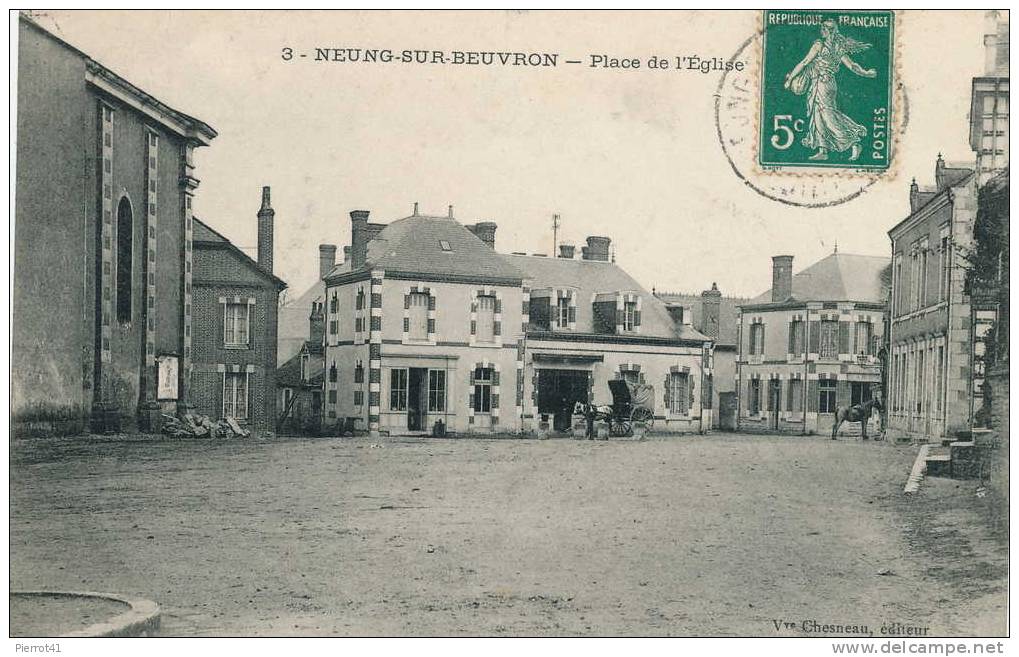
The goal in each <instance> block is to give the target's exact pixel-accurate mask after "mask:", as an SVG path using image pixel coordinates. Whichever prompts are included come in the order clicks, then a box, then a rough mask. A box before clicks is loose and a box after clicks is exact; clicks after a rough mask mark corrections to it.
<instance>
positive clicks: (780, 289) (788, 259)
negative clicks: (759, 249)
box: [771, 255, 793, 301]
mask: <svg viewBox="0 0 1019 657" xmlns="http://www.w3.org/2000/svg"><path fill="white" fill-rule="evenodd" d="M792 295H793V257H792V256H791V255H777V256H772V257H771V300H772V301H785V300H786V299H788V298H789V297H791V296H792Z"/></svg>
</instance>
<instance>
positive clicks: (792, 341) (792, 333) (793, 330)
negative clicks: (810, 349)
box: [788, 322, 796, 354]
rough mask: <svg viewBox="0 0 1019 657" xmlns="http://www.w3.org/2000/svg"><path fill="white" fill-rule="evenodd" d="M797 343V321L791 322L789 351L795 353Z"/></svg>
mask: <svg viewBox="0 0 1019 657" xmlns="http://www.w3.org/2000/svg"><path fill="white" fill-rule="evenodd" d="M795 344H796V322H789V351H788V353H790V354H792V353H795V352H794V351H793V347H794V346H795Z"/></svg>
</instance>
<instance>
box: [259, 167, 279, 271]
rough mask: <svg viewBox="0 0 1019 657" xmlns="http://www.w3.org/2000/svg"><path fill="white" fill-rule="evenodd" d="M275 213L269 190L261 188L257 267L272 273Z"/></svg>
mask: <svg viewBox="0 0 1019 657" xmlns="http://www.w3.org/2000/svg"><path fill="white" fill-rule="evenodd" d="M275 216H276V211H275V210H273V209H272V203H271V202H270V200H269V188H268V187H263V188H262V207H261V208H259V210H258V266H259V267H261V268H262V269H263V270H264V271H267V272H269V273H270V274H271V273H272V227H273V217H275Z"/></svg>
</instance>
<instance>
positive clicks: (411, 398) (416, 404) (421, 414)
mask: <svg viewBox="0 0 1019 657" xmlns="http://www.w3.org/2000/svg"><path fill="white" fill-rule="evenodd" d="M427 413H428V368H427V367H411V368H410V371H409V372H408V375H407V429H408V430H410V431H424V430H425V428H426V427H427V426H428V422H427V420H428V418H427Z"/></svg>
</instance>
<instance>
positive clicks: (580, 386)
mask: <svg viewBox="0 0 1019 657" xmlns="http://www.w3.org/2000/svg"><path fill="white" fill-rule="evenodd" d="M587 388H588V373H587V372H586V371H585V370H554V369H543V370H539V371H538V413H541V414H548V415H551V416H552V418H553V419H552V428H553V429H555V430H556V431H569V429H570V425H571V422H572V416H573V407H574V406H575V405H576V404H577V402H583V403H585V404H586V403H587Z"/></svg>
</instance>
